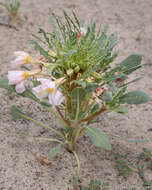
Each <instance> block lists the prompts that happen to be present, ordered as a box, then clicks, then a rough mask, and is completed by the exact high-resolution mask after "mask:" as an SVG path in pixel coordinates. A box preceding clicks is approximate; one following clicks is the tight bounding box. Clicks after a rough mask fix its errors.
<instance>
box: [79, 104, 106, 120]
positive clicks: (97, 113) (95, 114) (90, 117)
mask: <svg viewBox="0 0 152 190" xmlns="http://www.w3.org/2000/svg"><path fill="white" fill-rule="evenodd" d="M105 110H106V109H105V108H101V109H100V110H99V111H97V112H96V113H94V114H93V115H91V116H89V117H87V118H85V119H82V120H80V121H79V123H82V122H86V121H87V122H88V123H90V121H91V120H92V119H93V118H94V117H96V116H98V115H100V114H101V113H102V112H104V111H105Z"/></svg>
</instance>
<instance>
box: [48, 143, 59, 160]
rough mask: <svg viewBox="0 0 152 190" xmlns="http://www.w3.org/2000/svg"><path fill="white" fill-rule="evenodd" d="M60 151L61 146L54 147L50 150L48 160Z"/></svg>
mask: <svg viewBox="0 0 152 190" xmlns="http://www.w3.org/2000/svg"><path fill="white" fill-rule="evenodd" d="M60 149H61V144H58V145H57V146H56V147H54V148H53V149H51V150H50V152H49V154H48V158H49V159H52V158H53V157H54V156H56V154H57V153H58V152H59V151H60Z"/></svg>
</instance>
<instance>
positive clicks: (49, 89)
mask: <svg viewBox="0 0 152 190" xmlns="http://www.w3.org/2000/svg"><path fill="white" fill-rule="evenodd" d="M45 91H46V92H48V93H52V92H54V91H55V89H54V88H47V89H46V90H45Z"/></svg>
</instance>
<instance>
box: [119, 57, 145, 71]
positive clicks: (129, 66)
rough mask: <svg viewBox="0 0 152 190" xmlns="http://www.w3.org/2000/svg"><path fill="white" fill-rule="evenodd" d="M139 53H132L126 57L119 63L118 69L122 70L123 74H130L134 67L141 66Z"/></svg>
mask: <svg viewBox="0 0 152 190" xmlns="http://www.w3.org/2000/svg"><path fill="white" fill-rule="evenodd" d="M141 59H142V57H141V55H138V54H133V55H130V56H129V57H127V58H126V59H125V60H124V61H122V62H121V63H120V64H119V66H120V67H119V68H120V70H119V71H122V72H123V73H124V74H127V75H129V74H131V73H132V72H133V71H135V70H136V69H139V68H140V67H141Z"/></svg>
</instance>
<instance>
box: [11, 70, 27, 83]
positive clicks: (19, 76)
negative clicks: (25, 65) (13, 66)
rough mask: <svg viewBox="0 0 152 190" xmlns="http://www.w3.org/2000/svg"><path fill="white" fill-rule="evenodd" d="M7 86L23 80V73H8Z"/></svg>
mask: <svg viewBox="0 0 152 190" xmlns="http://www.w3.org/2000/svg"><path fill="white" fill-rule="evenodd" d="M7 78H8V84H9V85H13V84H18V83H20V82H21V81H22V80H24V71H8V75H7Z"/></svg>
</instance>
